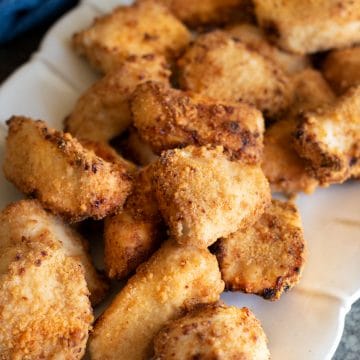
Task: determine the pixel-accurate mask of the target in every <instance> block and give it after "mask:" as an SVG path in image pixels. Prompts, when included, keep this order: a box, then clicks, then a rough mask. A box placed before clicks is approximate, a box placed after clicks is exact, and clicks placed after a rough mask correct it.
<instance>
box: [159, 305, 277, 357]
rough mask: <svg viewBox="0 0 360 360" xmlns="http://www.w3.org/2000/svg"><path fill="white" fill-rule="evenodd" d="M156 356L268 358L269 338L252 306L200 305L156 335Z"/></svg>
mask: <svg viewBox="0 0 360 360" xmlns="http://www.w3.org/2000/svg"><path fill="white" fill-rule="evenodd" d="M154 348H155V356H154V360H189V359H202V360H212V359H216V360H229V359H242V360H268V359H270V353H269V349H268V347H267V338H266V335H265V333H264V330H263V329H262V327H261V324H260V321H259V320H257V319H256V317H255V316H254V314H253V313H252V312H251V311H250V310H249V309H248V308H242V309H238V308H236V307H235V306H226V305H224V304H219V303H217V304H209V305H199V306H197V307H196V308H195V309H194V310H192V311H190V312H189V313H188V314H186V315H185V316H184V317H182V318H180V319H178V320H174V321H171V322H169V323H168V324H167V325H166V326H165V327H164V328H162V329H161V331H160V332H159V334H158V335H157V336H156V337H155V339H154Z"/></svg>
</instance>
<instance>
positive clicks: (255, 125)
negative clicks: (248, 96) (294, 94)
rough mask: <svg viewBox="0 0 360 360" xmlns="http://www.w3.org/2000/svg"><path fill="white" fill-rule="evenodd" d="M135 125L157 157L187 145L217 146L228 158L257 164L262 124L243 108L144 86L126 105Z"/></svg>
mask: <svg viewBox="0 0 360 360" xmlns="http://www.w3.org/2000/svg"><path fill="white" fill-rule="evenodd" d="M131 108H132V113H133V116H134V125H135V127H136V128H137V129H138V131H139V134H140V136H141V137H142V138H143V140H144V141H146V142H147V143H148V144H150V146H151V147H152V149H153V150H154V151H155V152H156V153H158V154H159V153H161V151H162V150H168V149H173V148H177V147H184V146H186V145H200V146H201V145H207V144H212V145H222V146H223V147H224V149H225V150H226V151H227V152H228V153H229V154H230V156H231V157H233V158H236V159H239V158H240V159H242V160H244V161H246V162H248V163H256V162H259V160H260V159H261V156H262V149H263V132H264V119H263V116H262V114H261V112H260V111H258V110H257V109H255V108H254V107H252V106H250V105H248V104H246V103H236V102H228V101H218V100H215V99H211V98H208V97H204V96H202V95H197V94H195V93H194V94H190V93H185V92H183V91H180V90H175V89H170V88H168V87H165V86H162V84H160V83H155V82H147V83H144V84H142V85H140V86H138V87H137V89H136V91H135V92H134V95H133V98H132V102H131Z"/></svg>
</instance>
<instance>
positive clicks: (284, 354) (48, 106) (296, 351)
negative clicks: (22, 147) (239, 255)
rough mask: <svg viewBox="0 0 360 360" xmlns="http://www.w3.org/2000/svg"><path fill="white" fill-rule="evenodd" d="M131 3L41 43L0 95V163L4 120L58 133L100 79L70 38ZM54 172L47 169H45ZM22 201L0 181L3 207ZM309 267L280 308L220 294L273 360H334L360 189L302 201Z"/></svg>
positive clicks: (87, 9) (61, 29)
mask: <svg viewBox="0 0 360 360" xmlns="http://www.w3.org/2000/svg"><path fill="white" fill-rule="evenodd" d="M129 2H130V1H121V0H111V1H110V0H108V1H103V2H100V1H95V0H88V1H83V3H81V5H79V6H78V7H77V8H75V9H74V10H72V11H71V12H69V13H68V14H67V15H66V16H64V17H63V18H62V19H61V20H60V21H58V22H57V23H56V24H55V25H54V26H53V27H52V28H51V30H50V31H49V32H48V34H47V35H46V36H45V38H44V40H43V41H42V44H41V46H40V49H39V51H38V52H36V53H35V54H34V55H33V57H32V59H31V61H30V62H29V63H27V64H25V65H24V66H22V67H21V68H20V69H19V70H18V71H16V72H15V73H14V74H13V75H12V76H11V77H10V78H9V79H8V80H7V81H6V82H5V83H4V84H3V86H2V87H1V88H0V161H1V162H2V159H3V153H4V141H5V136H6V125H5V121H6V119H8V118H9V117H10V116H11V115H13V114H16V115H27V116H31V117H34V118H39V119H42V120H45V121H47V122H48V123H49V124H50V125H51V126H53V127H56V128H58V129H61V128H62V121H63V119H64V117H65V116H66V115H67V114H68V113H69V112H70V111H71V109H72V106H73V105H74V102H75V101H76V99H77V97H78V96H79V95H80V94H81V93H82V92H83V91H84V90H85V89H86V88H87V87H88V86H89V85H90V84H91V83H93V82H94V81H95V80H96V78H97V75H96V74H95V73H94V71H92V69H90V67H89V66H88V65H87V63H86V62H85V61H84V60H82V59H80V58H79V57H78V56H77V55H76V54H74V53H73V51H72V50H71V47H70V40H69V39H70V38H71V35H72V34H73V32H75V31H77V30H79V29H82V28H84V27H85V26H88V25H89V24H90V23H91V21H92V19H93V18H94V17H95V16H99V15H101V14H103V13H104V12H106V11H110V10H111V8H112V7H114V6H116V5H118V4H124V3H129ZM49 171H51V169H49ZM19 198H21V194H20V193H19V192H18V191H17V190H16V189H15V188H14V187H13V186H12V185H11V184H9V183H8V182H7V181H6V180H5V179H4V176H3V174H2V173H1V175H0V207H1V208H3V207H4V206H5V205H6V204H8V203H9V202H10V201H14V200H17V199H19ZM297 203H298V205H299V208H300V211H301V214H302V218H303V224H304V229H305V235H306V240H307V242H308V249H309V254H308V262H307V266H306V268H305V271H304V276H303V279H302V281H301V283H300V285H298V286H297V287H296V288H295V289H294V290H293V291H291V292H289V293H288V294H286V295H284V296H283V297H282V298H281V299H280V301H278V302H276V303H270V302H267V301H265V300H262V299H261V298H258V297H256V296H252V295H243V294H234V293H225V294H224V295H223V299H224V300H225V301H226V302H227V303H228V304H233V305H237V306H239V307H242V306H248V307H249V308H251V309H252V310H253V311H254V313H255V314H256V316H257V317H258V318H259V319H260V320H261V322H262V323H263V326H264V328H265V331H266V333H267V335H268V337H269V341H270V343H269V346H270V350H271V353H272V359H274V360H304V359H307V360H320V359H331V357H332V355H333V353H334V352H335V349H336V347H337V345H338V343H339V341H340V338H341V334H342V331H343V326H344V319H345V315H346V313H347V312H348V311H349V309H350V307H351V304H352V303H353V302H354V301H355V300H357V299H358V298H359V297H360V261H359V259H360V183H355V182H353V183H347V184H344V185H341V186H332V187H331V188H328V189H320V190H318V191H316V192H315V194H314V195H311V196H305V195H304V196H299V198H298V200H297Z"/></svg>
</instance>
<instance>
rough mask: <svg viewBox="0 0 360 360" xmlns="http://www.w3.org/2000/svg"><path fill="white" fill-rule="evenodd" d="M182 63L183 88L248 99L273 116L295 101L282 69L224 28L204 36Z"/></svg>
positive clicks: (224, 99)
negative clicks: (292, 98)
mask: <svg viewBox="0 0 360 360" xmlns="http://www.w3.org/2000/svg"><path fill="white" fill-rule="evenodd" d="M178 65H179V68H180V78H179V81H180V85H181V87H182V89H183V90H190V91H193V92H196V93H200V94H202V95H207V96H209V97H213V98H215V99H219V100H223V101H246V102H249V103H250V104H253V105H255V106H256V107H257V108H258V109H260V110H261V111H263V112H264V113H265V115H267V116H270V117H272V116H275V115H276V114H278V113H279V112H281V111H282V110H284V109H285V108H286V107H287V106H288V105H289V103H290V101H291V93H292V92H291V89H290V81H289V78H288V76H287V75H286V74H285V73H284V72H283V70H282V68H281V67H279V66H278V65H277V64H276V63H274V62H272V61H271V60H270V59H268V58H266V57H264V56H262V55H261V54H260V53H259V52H256V51H254V50H252V49H251V48H250V47H249V46H247V45H246V43H243V42H241V41H240V40H239V39H237V38H236V37H232V36H230V35H229V34H227V33H226V32H223V31H220V30H217V31H213V32H210V33H207V34H204V35H200V36H199V37H198V38H197V39H196V40H195V41H194V43H193V44H192V45H191V46H190V47H189V48H188V49H187V50H186V52H185V54H184V55H183V56H182V57H181V58H180V59H179V61H178Z"/></svg>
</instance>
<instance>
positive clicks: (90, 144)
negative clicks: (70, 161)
mask: <svg viewBox="0 0 360 360" xmlns="http://www.w3.org/2000/svg"><path fill="white" fill-rule="evenodd" d="M79 142H80V144H81V145H82V146H83V147H84V148H86V149H88V150H92V151H93V152H94V153H95V155H96V156H98V157H101V158H102V159H104V160H105V161H106V162H108V163H112V164H118V165H120V166H122V167H124V168H125V169H126V170H127V171H128V172H129V173H130V174H132V173H135V172H136V171H137V166H136V165H135V164H134V163H132V162H131V161H129V160H126V159H124V158H123V157H122V156H121V155H120V154H119V153H118V152H117V151H116V150H115V149H114V148H113V147H112V146H110V145H109V144H108V143H104V142H99V141H92V140H86V139H79Z"/></svg>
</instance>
